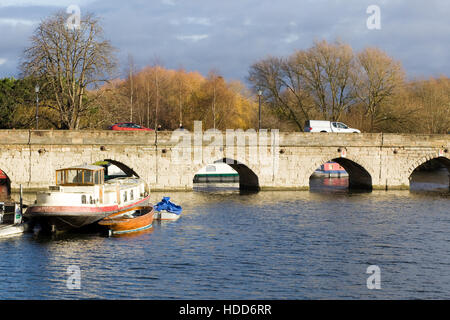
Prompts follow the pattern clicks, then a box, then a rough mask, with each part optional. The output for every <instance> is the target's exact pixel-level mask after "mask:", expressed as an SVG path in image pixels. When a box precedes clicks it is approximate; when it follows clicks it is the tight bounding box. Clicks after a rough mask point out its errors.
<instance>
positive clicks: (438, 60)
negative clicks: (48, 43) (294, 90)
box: [0, 0, 450, 82]
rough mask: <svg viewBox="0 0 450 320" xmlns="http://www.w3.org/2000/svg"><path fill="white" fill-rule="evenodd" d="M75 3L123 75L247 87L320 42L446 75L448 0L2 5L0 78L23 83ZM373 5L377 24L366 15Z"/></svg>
mask: <svg viewBox="0 0 450 320" xmlns="http://www.w3.org/2000/svg"><path fill="white" fill-rule="evenodd" d="M70 5H77V6H78V7H79V8H80V11H81V14H83V13H87V12H89V13H94V14H95V15H97V16H98V17H100V19H101V24H102V26H103V29H104V33H105V38H107V39H109V40H110V41H111V43H112V45H113V46H115V47H116V48H117V49H118V53H117V56H118V59H119V62H120V67H119V72H118V75H119V76H124V74H125V70H126V67H127V60H128V56H129V55H131V56H132V57H133V60H134V63H135V65H136V67H137V68H138V69H140V68H142V67H144V66H146V65H152V64H155V63H159V64H162V65H163V66H164V67H166V68H171V69H179V68H184V69H185V70H187V71H199V72H200V73H202V74H203V75H207V73H208V72H209V71H210V70H215V71H217V72H219V73H220V74H222V75H223V76H224V77H225V78H226V79H228V80H241V81H244V82H245V81H246V78H247V76H248V70H249V67H250V66H251V65H252V64H253V63H255V62H257V61H258V60H260V59H263V58H266V57H267V56H288V55H290V54H292V53H293V52H294V51H295V50H301V49H307V48H309V47H311V46H312V45H313V44H314V41H317V40H323V39H325V40H327V41H330V42H333V41H335V40H337V39H339V40H341V41H343V42H346V43H348V44H350V45H351V46H352V48H353V49H354V50H355V51H356V52H357V51H360V50H362V49H363V48H365V47H374V46H375V47H378V48H380V49H382V50H384V51H386V52H387V53H388V54H389V55H390V56H391V57H393V58H394V59H396V60H399V61H400V62H402V64H403V67H404V69H405V70H406V72H407V75H408V77H409V78H428V77H430V76H439V75H446V76H450V55H449V52H450V22H449V21H450V18H449V17H450V1H448V0H278V1H274V0H127V1H125V0H109V1H100V0H59V1H51V0H35V1H31V0H0V78H2V77H11V76H14V77H17V76H19V64H20V59H21V56H22V53H23V50H24V49H25V48H27V46H29V44H30V43H29V38H30V37H31V35H32V33H33V31H34V30H35V28H36V27H37V26H38V24H39V23H40V21H42V20H43V19H45V18H46V17H48V16H49V15H51V14H53V13H55V12H56V11H60V10H64V11H66V9H67V8H68V7H69V6H70ZM374 5H375V6H377V7H378V8H379V18H380V19H379V20H374V19H373V18H374V17H375V14H376V13H375V12H374V11H371V10H370V11H368V8H369V7H370V6H374ZM368 20H369V26H368ZM376 21H379V24H377V25H376V26H377V27H378V28H373V26H374V23H375V22H376Z"/></svg>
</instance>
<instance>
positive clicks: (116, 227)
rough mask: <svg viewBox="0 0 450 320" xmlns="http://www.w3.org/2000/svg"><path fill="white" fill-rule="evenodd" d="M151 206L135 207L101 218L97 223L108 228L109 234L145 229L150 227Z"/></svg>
mask: <svg viewBox="0 0 450 320" xmlns="http://www.w3.org/2000/svg"><path fill="white" fill-rule="evenodd" d="M153 214H154V210H153V207H152V206H143V207H135V208H132V209H129V210H125V211H121V212H118V213H115V214H113V215H110V216H108V217H106V218H103V219H102V220H100V221H99V222H98V224H99V225H101V226H105V227H107V228H108V233H109V235H115V234H123V233H130V232H137V231H142V230H146V229H149V228H151V227H152V223H153Z"/></svg>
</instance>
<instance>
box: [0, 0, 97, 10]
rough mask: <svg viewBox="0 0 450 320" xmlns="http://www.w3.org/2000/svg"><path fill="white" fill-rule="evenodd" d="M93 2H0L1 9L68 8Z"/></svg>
mask: <svg viewBox="0 0 450 320" xmlns="http://www.w3.org/2000/svg"><path fill="white" fill-rule="evenodd" d="M94 1H95V0H59V1H54V0H2V1H1V2H0V8H1V7H28V6H38V7H68V6H70V5H71V4H76V5H79V6H80V5H87V4H89V3H91V2H94Z"/></svg>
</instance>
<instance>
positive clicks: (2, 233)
mask: <svg viewBox="0 0 450 320" xmlns="http://www.w3.org/2000/svg"><path fill="white" fill-rule="evenodd" d="M27 227H28V224H26V223H24V222H23V220H22V213H21V209H20V206H19V204H18V203H5V202H0V238H1V237H9V236H14V235H19V234H22V233H24V232H25V231H26V230H27Z"/></svg>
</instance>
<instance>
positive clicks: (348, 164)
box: [308, 157, 372, 190]
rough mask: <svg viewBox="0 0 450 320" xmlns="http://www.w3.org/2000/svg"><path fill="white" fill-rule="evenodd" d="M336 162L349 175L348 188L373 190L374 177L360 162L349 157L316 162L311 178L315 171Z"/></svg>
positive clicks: (323, 159) (310, 174)
mask: <svg viewBox="0 0 450 320" xmlns="http://www.w3.org/2000/svg"><path fill="white" fill-rule="evenodd" d="M330 161H332V162H336V163H338V164H339V165H340V166H341V167H343V168H344V169H345V171H347V173H348V188H349V189H364V190H372V175H371V174H370V173H369V171H368V170H367V169H366V168H365V166H363V165H361V164H360V163H358V162H361V161H358V162H357V161H356V160H352V159H350V158H347V157H345V158H344V157H337V158H332V159H330V158H322V159H321V160H318V161H316V162H314V164H313V166H312V168H311V169H310V170H309V171H308V173H309V177H311V176H312V175H313V173H314V171H315V170H316V169H317V168H318V167H320V166H321V165H322V164H324V163H326V162H330Z"/></svg>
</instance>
